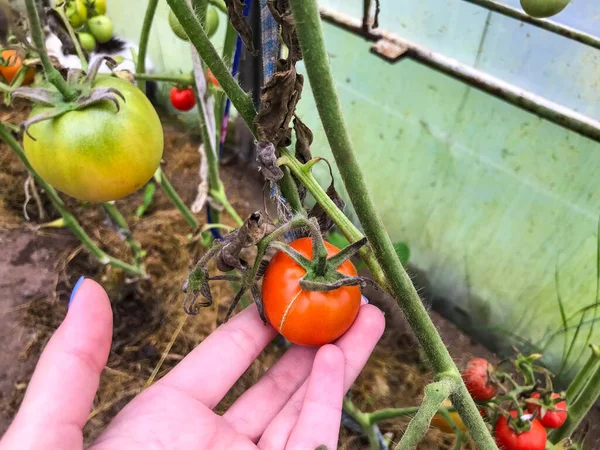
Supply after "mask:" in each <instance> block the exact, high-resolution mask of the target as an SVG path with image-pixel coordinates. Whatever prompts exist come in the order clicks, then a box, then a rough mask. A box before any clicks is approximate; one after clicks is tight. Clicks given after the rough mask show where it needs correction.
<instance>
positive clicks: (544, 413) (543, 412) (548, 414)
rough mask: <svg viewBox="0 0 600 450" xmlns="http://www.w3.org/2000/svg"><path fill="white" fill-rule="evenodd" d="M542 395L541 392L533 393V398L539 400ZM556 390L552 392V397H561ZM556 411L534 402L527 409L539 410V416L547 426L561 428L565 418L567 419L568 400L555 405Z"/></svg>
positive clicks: (531, 411) (533, 411)
mask: <svg viewBox="0 0 600 450" xmlns="http://www.w3.org/2000/svg"><path fill="white" fill-rule="evenodd" d="M540 397H541V395H540V393H539V392H534V393H533V394H531V398H533V399H536V400H539V399H540ZM559 397H560V395H558V394H557V393H556V392H554V393H552V399H555V398H559ZM554 409H555V411H550V409H548V408H544V407H540V406H538V405H534V404H531V403H530V404H528V405H527V411H529V412H530V413H535V412H536V411H537V417H538V418H539V419H540V422H542V425H544V426H545V427H546V428H560V427H561V426H562V424H563V423H565V420H567V402H565V401H562V402H558V403H557V404H556V405H554Z"/></svg>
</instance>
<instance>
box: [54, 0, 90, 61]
mask: <svg viewBox="0 0 600 450" xmlns="http://www.w3.org/2000/svg"><path fill="white" fill-rule="evenodd" d="M66 5H67V4H66V3H65V4H64V5H63V6H62V7H60V8H56V11H57V12H58V15H59V16H60V18H61V20H62V21H63V24H64V25H65V27H66V28H67V31H68V32H69V37H70V38H71V41H73V45H74V46H75V52H76V53H77V57H78V58H79V60H80V61H81V68H82V69H83V70H84V71H85V72H87V70H88V60H87V58H86V57H85V55H84V53H83V50H82V49H81V44H80V43H79V39H78V38H77V36H76V35H75V30H74V29H73V26H72V25H71V21H70V20H69V18H68V17H67V14H66V13H65V8H66Z"/></svg>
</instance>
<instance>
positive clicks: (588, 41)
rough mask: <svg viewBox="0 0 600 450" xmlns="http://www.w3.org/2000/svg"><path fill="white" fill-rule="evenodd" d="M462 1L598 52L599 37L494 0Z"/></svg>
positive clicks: (599, 48) (599, 47)
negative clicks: (537, 17) (538, 17)
mask: <svg viewBox="0 0 600 450" xmlns="http://www.w3.org/2000/svg"><path fill="white" fill-rule="evenodd" d="M464 1H465V2H468V3H472V4H474V5H477V6H481V7H483V8H487V9H489V10H490V11H494V12H496V13H498V14H502V15H503V16H507V17H511V18H513V19H517V20H520V21H521V22H525V23H528V24H530V25H533V26H536V27H538V28H542V29H544V30H546V31H550V32H551V33H555V34H558V35H560V36H563V37H566V38H567V39H571V40H573V41H577V42H581V43H582V44H585V45H589V46H590V47H593V48H595V49H598V50H600V37H598V36H594V35H592V34H589V33H584V32H583V31H581V30H577V29H576V28H572V27H568V26H566V25H561V24H560V23H558V22H554V21H552V20H547V19H536V18H535V17H531V16H530V15H528V14H527V13H525V12H524V11H521V10H520V9H518V8H513V7H512V6H508V5H504V4H503V3H500V2H497V1H495V0H464Z"/></svg>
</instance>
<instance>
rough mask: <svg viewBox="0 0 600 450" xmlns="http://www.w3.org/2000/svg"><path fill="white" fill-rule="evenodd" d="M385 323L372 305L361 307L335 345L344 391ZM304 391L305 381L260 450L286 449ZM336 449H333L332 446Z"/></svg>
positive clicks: (281, 413) (377, 339)
mask: <svg viewBox="0 0 600 450" xmlns="http://www.w3.org/2000/svg"><path fill="white" fill-rule="evenodd" d="M384 327H385V320H384V317H383V314H382V313H381V311H380V310H379V309H377V308H376V307H375V306H371V305H365V306H362V307H361V308H360V312H359V313H358V317H357V318H356V321H355V322H354V324H353V325H352V328H350V330H349V331H348V332H347V333H346V334H345V335H344V336H342V337H341V338H340V339H338V340H337V342H336V343H335V345H336V346H337V347H339V348H340V350H342V352H343V353H344V358H345V361H346V363H345V369H344V370H345V371H344V392H345V391H347V390H348V389H349V388H350V386H351V385H352V383H354V380H355V379H356V377H357V376H358V374H359V373H360V371H361V370H362V368H363V367H364V365H365V364H366V362H367V360H368V359H369V356H370V355H371V352H372V351H373V349H374V348H375V345H376V344H377V342H378V341H379V338H380V337H381V335H382V334H383V330H384ZM306 389H307V383H306V382H305V383H304V384H303V385H302V387H300V389H298V391H296V393H295V394H294V395H293V396H292V398H290V400H289V401H288V402H287V403H286V405H285V406H284V407H283V409H282V410H281V411H280V413H279V414H278V415H277V416H276V417H275V418H274V419H273V421H272V422H271V423H270V424H269V426H268V427H267V429H266V430H265V432H264V433H263V435H262V437H261V438H260V440H259V442H258V447H259V448H260V449H261V450H280V449H282V448H285V445H286V442H287V441H288V437H289V436H290V434H291V432H292V430H293V428H294V426H295V425H296V422H297V420H298V416H299V414H300V411H301V409H302V405H303V401H304V396H305V393H306ZM334 448H335V446H334Z"/></svg>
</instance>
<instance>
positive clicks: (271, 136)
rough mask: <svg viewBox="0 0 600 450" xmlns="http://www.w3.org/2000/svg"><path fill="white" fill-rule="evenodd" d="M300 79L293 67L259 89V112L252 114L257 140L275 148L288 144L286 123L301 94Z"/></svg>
mask: <svg viewBox="0 0 600 450" xmlns="http://www.w3.org/2000/svg"><path fill="white" fill-rule="evenodd" d="M303 85H304V77H303V76H302V75H301V74H299V73H297V72H296V68H295V67H291V68H290V69H289V70H286V71H281V72H276V73H275V74H274V75H273V77H272V78H271V79H270V80H269V82H268V83H267V84H266V85H265V86H264V87H263V88H262V92H261V109H260V112H259V113H258V114H257V115H256V118H255V119H254V123H255V124H256V128H257V134H258V140H259V141H262V142H272V143H273V144H274V145H275V146H277V147H279V146H286V144H287V145H289V144H290V142H289V140H290V121H291V120H292V117H293V116H294V111H295V109H296V104H297V103H298V101H299V100H300V97H301V94H302V86H303Z"/></svg>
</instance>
